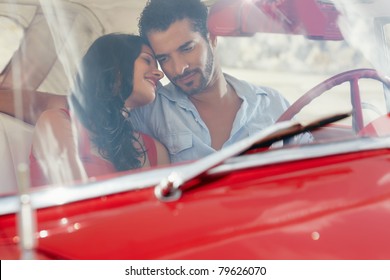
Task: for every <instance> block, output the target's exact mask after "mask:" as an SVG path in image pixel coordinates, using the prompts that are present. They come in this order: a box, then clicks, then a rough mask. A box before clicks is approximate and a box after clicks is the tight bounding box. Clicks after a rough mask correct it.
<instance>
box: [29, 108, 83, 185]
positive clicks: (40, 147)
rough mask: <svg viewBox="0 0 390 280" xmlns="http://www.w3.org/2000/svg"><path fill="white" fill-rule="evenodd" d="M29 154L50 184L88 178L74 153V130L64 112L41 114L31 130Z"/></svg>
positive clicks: (76, 147)
mask: <svg viewBox="0 0 390 280" xmlns="http://www.w3.org/2000/svg"><path fill="white" fill-rule="evenodd" d="M32 154H33V156H34V157H35V158H36V160H37V162H38V164H39V166H40V168H41V170H42V171H43V173H44V175H45V176H46V178H47V180H48V182H49V183H50V184H63V183H66V182H67V183H69V182H72V181H74V180H77V181H79V180H81V181H85V180H86V179H87V178H88V176H87V173H86V171H85V168H84V166H83V163H82V161H81V159H80V156H79V152H78V140H77V132H76V128H75V127H73V126H72V122H71V119H70V117H69V115H68V114H67V112H66V111H65V110H61V109H50V110H47V111H45V112H43V113H42V114H41V116H40V118H39V119H38V121H37V123H36V126H35V130H34V135H33V144H32ZM33 175H34V174H32V176H33Z"/></svg>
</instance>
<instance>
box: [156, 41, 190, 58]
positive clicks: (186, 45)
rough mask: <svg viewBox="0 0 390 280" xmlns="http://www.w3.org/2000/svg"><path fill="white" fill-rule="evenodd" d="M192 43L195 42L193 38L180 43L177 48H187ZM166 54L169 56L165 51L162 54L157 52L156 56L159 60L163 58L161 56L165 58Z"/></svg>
mask: <svg viewBox="0 0 390 280" xmlns="http://www.w3.org/2000/svg"><path fill="white" fill-rule="evenodd" d="M192 43H193V41H192V40H190V41H187V42H185V43H184V44H182V45H180V46H179V47H178V48H177V50H182V49H185V48H187V47H188V46H189V45H191V44H192ZM166 56H168V55H167V54H165V53H162V54H155V57H156V59H157V60H159V59H161V58H163V57H166Z"/></svg>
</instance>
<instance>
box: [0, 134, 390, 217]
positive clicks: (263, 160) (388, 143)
mask: <svg viewBox="0 0 390 280" xmlns="http://www.w3.org/2000/svg"><path fill="white" fill-rule="evenodd" d="M386 148H390V138H388V137H386V138H359V139H353V140H350V141H343V142H331V143H321V144H309V145H305V146H299V147H291V148H287V147H285V148H281V149H274V150H270V151H267V152H263V153H259V154H252V155H243V156H239V157H235V158H230V159H228V160H227V161H225V162H224V163H222V164H221V165H219V166H217V167H214V168H212V169H210V170H209V171H208V172H207V174H210V175H212V174H219V173H226V172H232V171H236V170H242V169H245V168H251V167H259V166H266V165H271V164H277V163H282V162H291V161H297V160H303V159H312V158H318V157H325V156H333V155H337V154H347V153H352V152H362V151H368V150H378V149H386ZM191 166H192V164H191V163H188V164H183V165H176V166H169V167H167V168H160V169H154V170H147V171H142V172H137V173H133V174H128V175H123V176H120V177H116V178H113V179H109V180H105V181H97V182H90V183H87V184H84V185H72V186H53V187H50V188H46V189H40V190H37V191H33V192H32V193H31V202H32V205H33V207H34V208H35V209H41V208H46V207H51V206H56V205H63V204H67V203H71V202H76V201H80V200H84V199H90V198H96V197H100V196H105V195H110V194H116V193H120V192H126V191H132V190H137V189H145V188H151V187H154V186H155V185H158V184H159V183H160V182H161V180H162V178H164V177H168V176H169V175H170V174H171V173H172V172H174V171H175V172H178V173H182V172H186V171H188V169H189V168H191ZM18 209H19V197H18V196H17V195H11V196H5V197H0V215H6V214H11V213H17V211H18Z"/></svg>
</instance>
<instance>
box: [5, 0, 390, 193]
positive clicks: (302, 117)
mask: <svg viewBox="0 0 390 280" xmlns="http://www.w3.org/2000/svg"><path fill="white" fill-rule="evenodd" d="M19 2H20V3H19ZM203 2H205V3H206V4H207V5H208V7H209V11H210V17H209V29H210V32H211V33H212V34H213V35H215V36H217V53H218V59H219V61H220V63H221V65H222V69H223V71H224V72H225V73H226V74H229V75H231V76H234V77H236V78H238V79H242V80H246V81H248V82H250V83H252V84H254V85H259V86H266V87H270V88H273V89H275V90H277V91H278V92H280V93H281V94H282V95H283V96H284V97H285V98H286V99H287V101H288V102H289V103H290V104H294V105H293V106H291V107H290V109H291V112H289V114H288V115H286V116H283V117H284V119H280V121H283V120H290V119H294V120H297V121H302V122H306V121H312V120H315V119H318V118H321V117H323V116H330V115H334V114H338V113H348V112H351V111H352V112H353V113H352V116H350V117H348V118H344V119H342V120H339V121H337V122H334V123H331V124H327V125H326V126H325V127H323V128H321V129H317V130H316V131H313V132H311V133H312V134H313V135H314V142H312V143H310V144H304V145H301V146H300V147H299V149H302V150H303V151H304V149H307V148H308V147H309V146H310V149H313V146H314V147H318V149H320V150H321V151H322V152H326V151H329V153H333V152H334V150H332V148H331V147H332V146H331V145H330V146H329V145H328V146H321V145H324V144H327V143H329V142H337V143H340V142H343V141H353V140H356V141H359V140H361V138H362V137H364V138H377V137H387V136H388V134H389V133H390V129H388V128H387V127H388V125H387V122H388V120H387V119H388V118H387V114H388V112H389V111H390V99H389V98H388V97H389V96H388V94H389V88H387V86H389V85H390V82H389V80H388V79H389V78H388V77H390V67H389V65H390V61H389V59H390V58H389V47H390V12H389V11H390V3H388V2H387V1H386V0H381V1H380V0H378V1H363V0H360V1H350V0H334V1H320V0H305V1H287V0H286V1H275V0H260V1H255V0H253V1H248V0H242V1H239V0H235V1H233V0H232V1H203ZM107 3H108V2H106V1H103V0H97V1H93V0H78V1H29V4H26V3H25V1H7V0H5V1H0V37H1V38H2V40H1V42H0V52H1V54H2V55H1V57H0V71H1V75H0V94H3V93H4V96H5V95H6V93H7V92H9V90H10V89H11V90H12V92H13V98H12V104H13V106H12V108H11V107H8V108H2V109H1V113H0V114H1V115H0V117H1V119H0V121H1V123H0V125H1V126H0V137H1V138H0V145H1V147H0V149H1V152H2V154H1V155H2V158H3V159H4V160H3V162H2V163H1V164H2V165H4V166H3V167H2V168H1V169H0V170H1V171H0V172H4V174H2V175H1V176H2V178H6V179H4V182H3V183H2V186H1V187H0V194H2V195H7V194H12V193H16V192H17V191H18V189H17V186H18V185H20V184H21V181H23V179H22V178H21V177H20V176H23V175H20V174H22V173H23V171H21V170H24V169H23V167H26V166H28V165H29V157H30V151H31V141H32V137H33V132H34V128H35V127H34V125H35V123H34V121H31V119H29V117H28V116H29V115H34V114H32V113H34V110H35V108H33V107H32V105H31V107H27V108H26V107H24V106H23V102H22V99H23V98H25V95H24V91H26V90H27V91H29V92H37V91H38V92H44V93H49V94H52V95H58V96H67V95H68V94H69V92H70V89H71V87H72V81H73V78H74V76H75V72H76V69H77V66H78V65H79V63H80V60H81V58H82V56H83V55H84V54H85V52H86V50H87V49H88V47H89V46H90V45H91V43H92V42H93V41H94V40H95V39H96V38H98V37H99V36H102V35H103V34H109V33H112V32H124V33H133V34H137V33H138V18H139V15H140V12H141V11H142V9H143V7H144V6H145V3H146V1H121V2H120V3H121V4H107ZM305 9H309V10H310V11H311V12H310V13H309V12H306V10H305ZM311 13H312V14H311ZM310 14H311V16H310ZM313 17H314V18H313ZM340 75H341V76H340ZM334 76H336V78H332V77H334ZM328 79H330V80H328ZM161 82H162V83H163V84H164V85H165V84H168V83H169V80H168V79H167V78H166V77H165V78H163V79H162V80H161ZM317 85H321V87H320V88H315V87H316V86H317ZM321 91H325V92H324V93H323V94H322V92H321ZM305 93H310V94H309V95H305ZM303 96H304V97H305V98H306V99H304V100H301V98H302V97H303ZM297 100H298V102H297V103H298V104H296V103H295V102H296V101H297ZM378 120H379V121H378ZM275 140H284V139H283V137H282V139H281V138H280V137H279V138H278V139H275ZM269 144H270V145H272V144H273V143H269ZM53 145H54V144H53ZM352 146H354V145H352ZM356 146H358V145H356ZM322 147H326V150H323V149H324V148H322ZM354 147H355V146H354ZM271 149H278V160H279V161H283V160H287V159H289V155H291V154H290V151H289V149H296V145H285V146H284V147H280V146H278V145H275V147H272V148H271ZM258 150H259V149H258ZM268 151H269V150H262V151H257V150H256V155H257V156H258V157H261V156H262V154H266V153H268ZM283 151H285V154H283ZM220 152H223V149H222V150H221V151H220ZM217 153H218V152H217ZM302 154H305V152H302ZM252 155H253V154H252ZM234 156H237V155H236V154H234ZM241 156H245V155H241ZM238 157H239V156H238ZM190 162H192V161H190ZM186 163H187V162H183V163H182V162H180V163H179V165H180V164H186ZM262 164H263V163H262ZM168 169H169V172H168V171H164V172H159V171H158V168H157V170H155V175H153V169H152V170H148V171H147V172H148V173H147V174H148V175H146V176H156V177H158V180H156V181H159V180H160V179H162V178H163V177H166V175H167V174H170V172H171V171H172V170H174V165H173V167H172V166H169V167H168ZM135 172H136V174H135V175H136V176H142V171H139V170H137V171H135ZM109 177H110V178H112V177H113V176H109ZM105 178H106V177H104V176H103V177H102V178H97V179H98V180H105ZM94 180H96V178H95V179H94ZM153 182H154V181H153Z"/></svg>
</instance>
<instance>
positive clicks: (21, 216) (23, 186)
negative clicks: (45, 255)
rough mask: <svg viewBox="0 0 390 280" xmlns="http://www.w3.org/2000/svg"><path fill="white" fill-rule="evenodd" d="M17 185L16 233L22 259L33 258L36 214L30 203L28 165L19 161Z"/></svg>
mask: <svg viewBox="0 0 390 280" xmlns="http://www.w3.org/2000/svg"><path fill="white" fill-rule="evenodd" d="M17 173H18V174H17V175H18V177H17V178H18V186H19V212H18V215H17V222H18V234H19V242H20V250H21V255H20V258H21V259H23V260H32V259H35V248H36V228H37V226H36V214H35V210H34V208H33V205H32V203H31V196H30V193H29V191H30V174H29V168H28V165H27V164H25V163H21V164H19V166H18V169H17Z"/></svg>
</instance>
